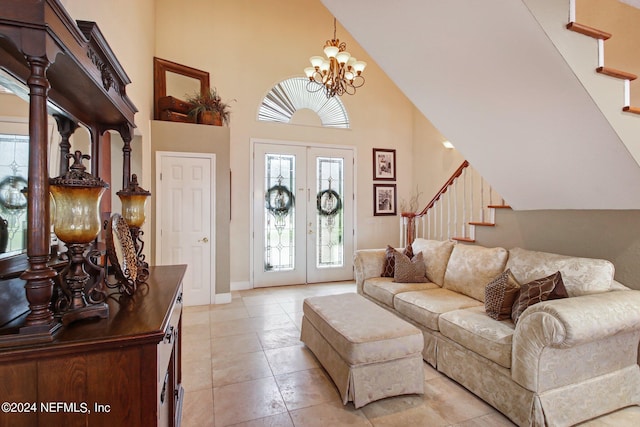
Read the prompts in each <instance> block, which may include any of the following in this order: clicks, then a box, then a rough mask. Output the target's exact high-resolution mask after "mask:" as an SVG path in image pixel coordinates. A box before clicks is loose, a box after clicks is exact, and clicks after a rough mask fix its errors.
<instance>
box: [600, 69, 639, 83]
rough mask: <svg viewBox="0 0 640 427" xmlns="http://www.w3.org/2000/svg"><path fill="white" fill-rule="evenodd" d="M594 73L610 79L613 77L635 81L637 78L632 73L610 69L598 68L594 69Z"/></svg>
mask: <svg viewBox="0 0 640 427" xmlns="http://www.w3.org/2000/svg"><path fill="white" fill-rule="evenodd" d="M596 72H598V73H600V74H605V75H607V76H610V77H615V78H618V79H624V80H635V79H637V78H638V76H637V75H635V74H633V73H628V72H626V71H621V70H616V69H615V68H610V67H598V68H596Z"/></svg>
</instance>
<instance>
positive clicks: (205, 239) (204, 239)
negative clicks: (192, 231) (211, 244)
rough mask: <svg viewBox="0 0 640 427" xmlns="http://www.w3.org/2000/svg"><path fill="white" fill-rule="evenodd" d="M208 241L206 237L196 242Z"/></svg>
mask: <svg viewBox="0 0 640 427" xmlns="http://www.w3.org/2000/svg"><path fill="white" fill-rule="evenodd" d="M208 241H209V239H207V238H206V237H203V238H202V239H200V240H198V242H204V243H207V242H208Z"/></svg>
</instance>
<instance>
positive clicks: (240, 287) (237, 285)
mask: <svg viewBox="0 0 640 427" xmlns="http://www.w3.org/2000/svg"><path fill="white" fill-rule="evenodd" d="M230 288H231V290H232V291H246V290H247V289H253V286H251V282H249V281H246V282H231V284H230Z"/></svg>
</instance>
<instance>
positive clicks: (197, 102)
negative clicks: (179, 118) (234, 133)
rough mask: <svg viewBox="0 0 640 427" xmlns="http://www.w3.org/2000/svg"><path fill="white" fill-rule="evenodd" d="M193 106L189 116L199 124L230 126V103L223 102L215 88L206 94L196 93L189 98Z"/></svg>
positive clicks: (205, 92)
mask: <svg viewBox="0 0 640 427" xmlns="http://www.w3.org/2000/svg"><path fill="white" fill-rule="evenodd" d="M187 102H188V103H189V104H190V105H191V110H189V116H191V117H193V118H195V119H196V121H197V123H202V124H207V125H215V126H222V124H223V123H224V124H225V125H227V126H228V125H229V122H230V119H231V107H230V106H229V103H228V102H223V101H222V99H221V98H220V95H218V91H217V89H216V88H215V87H213V88H210V89H208V90H206V91H204V92H196V93H194V94H193V95H191V96H189V97H188V98H187Z"/></svg>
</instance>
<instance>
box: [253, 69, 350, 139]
mask: <svg viewBox="0 0 640 427" xmlns="http://www.w3.org/2000/svg"><path fill="white" fill-rule="evenodd" d="M308 81H309V80H308V79H306V78H304V77H292V78H290V79H286V80H283V81H281V82H280V83H278V84H277V85H275V86H274V87H273V88H271V90H270V91H269V93H267V95H266V96H265V97H264V99H263V100H262V104H261V105H260V110H259V111H258V120H261V121H265V122H280V123H290V122H291V118H292V117H293V115H294V114H295V113H296V111H298V110H302V109H308V110H311V111H313V112H315V113H316V114H317V115H318V117H319V118H320V122H321V123H322V126H324V127H333V128H344V129H348V128H349V116H348V115H347V110H346V109H345V108H344V104H343V103H342V101H341V100H340V98H338V97H337V96H334V97H332V98H327V97H326V95H325V94H324V91H317V92H309V91H308V90H307V83H308Z"/></svg>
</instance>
